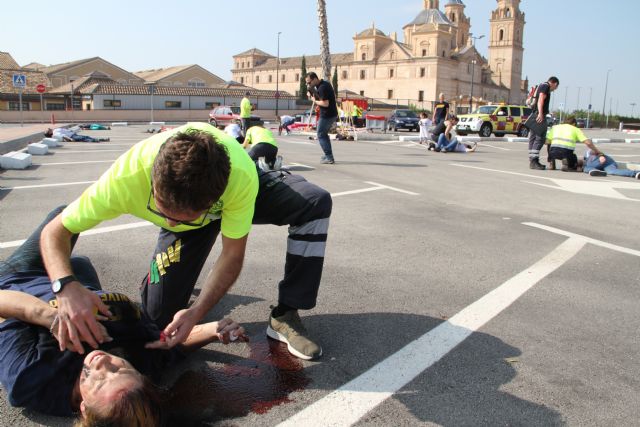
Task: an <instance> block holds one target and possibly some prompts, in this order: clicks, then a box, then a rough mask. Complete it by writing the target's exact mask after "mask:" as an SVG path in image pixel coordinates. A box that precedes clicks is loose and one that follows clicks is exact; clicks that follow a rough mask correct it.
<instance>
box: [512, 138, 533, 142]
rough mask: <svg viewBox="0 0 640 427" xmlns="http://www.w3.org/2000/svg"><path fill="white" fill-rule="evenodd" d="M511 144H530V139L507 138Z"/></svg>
mask: <svg viewBox="0 0 640 427" xmlns="http://www.w3.org/2000/svg"><path fill="white" fill-rule="evenodd" d="M507 141H509V142H529V138H521V137H509V138H507Z"/></svg>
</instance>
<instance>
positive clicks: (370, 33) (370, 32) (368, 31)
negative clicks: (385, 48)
mask: <svg viewBox="0 0 640 427" xmlns="http://www.w3.org/2000/svg"><path fill="white" fill-rule="evenodd" d="M372 36H382V37H387V35H386V34H385V33H384V32H382V31H380V30H379V29H377V28H367V29H366V30H364V31H361V32H359V33H358V34H357V35H356V37H372Z"/></svg>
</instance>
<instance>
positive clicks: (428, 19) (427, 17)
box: [405, 9, 451, 27]
mask: <svg viewBox="0 0 640 427" xmlns="http://www.w3.org/2000/svg"><path fill="white" fill-rule="evenodd" d="M426 24H445V25H451V21H449V18H447V15H445V14H444V13H443V12H442V11H440V10H439V9H424V10H423V11H422V12H420V13H419V14H418V16H416V17H415V19H414V20H413V21H411V22H409V23H408V24H407V25H405V27H407V26H409V25H426Z"/></svg>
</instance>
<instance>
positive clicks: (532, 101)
mask: <svg viewBox="0 0 640 427" xmlns="http://www.w3.org/2000/svg"><path fill="white" fill-rule="evenodd" d="M538 86H540V85H535V86H531V90H530V91H529V95H527V100H526V101H525V105H526V106H527V107H529V108H535V106H536V101H537V100H538Z"/></svg>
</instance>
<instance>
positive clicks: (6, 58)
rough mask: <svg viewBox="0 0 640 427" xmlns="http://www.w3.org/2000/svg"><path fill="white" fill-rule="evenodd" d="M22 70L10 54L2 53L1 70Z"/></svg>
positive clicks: (0, 54)
mask: <svg viewBox="0 0 640 427" xmlns="http://www.w3.org/2000/svg"><path fill="white" fill-rule="evenodd" d="M17 68H20V66H19V65H18V63H17V62H16V61H15V59H13V57H12V56H11V54H9V53H8V52H0V69H13V70H15V69H17Z"/></svg>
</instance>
